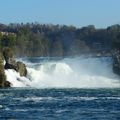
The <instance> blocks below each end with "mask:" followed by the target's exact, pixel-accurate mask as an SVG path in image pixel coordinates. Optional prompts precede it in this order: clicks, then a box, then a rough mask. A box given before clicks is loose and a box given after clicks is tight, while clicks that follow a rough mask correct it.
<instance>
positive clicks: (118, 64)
mask: <svg viewBox="0 0 120 120" xmlns="http://www.w3.org/2000/svg"><path fill="white" fill-rule="evenodd" d="M113 72H114V73H115V74H118V75H120V50H115V51H114V53H113Z"/></svg>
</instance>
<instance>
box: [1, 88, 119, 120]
mask: <svg viewBox="0 0 120 120" xmlns="http://www.w3.org/2000/svg"><path fill="white" fill-rule="evenodd" d="M0 120H120V89H26V88H11V89H0Z"/></svg>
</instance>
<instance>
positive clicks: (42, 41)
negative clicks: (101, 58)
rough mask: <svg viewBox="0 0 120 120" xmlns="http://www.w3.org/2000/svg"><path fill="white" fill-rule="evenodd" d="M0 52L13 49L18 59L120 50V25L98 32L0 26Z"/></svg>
mask: <svg viewBox="0 0 120 120" xmlns="http://www.w3.org/2000/svg"><path fill="white" fill-rule="evenodd" d="M0 31H3V32H6V33H7V34H5V35H2V34H1V33H0V49H3V48H4V47H11V48H13V49H14V51H15V53H16V55H17V56H67V55H74V54H75V55H79V54H81V53H88V52H96V51H98V52H102V51H109V52H110V51H111V50H112V49H115V48H117V49H120V38H119V37H118V36H119V35H120V25H113V26H110V27H108V28H106V29H96V28H95V27H94V26H93V25H89V26H86V27H82V28H76V27H74V26H66V25H52V24H46V25H45V24H43V25H42V24H39V23H31V24H30V23H26V24H23V23H21V24H10V25H4V24H0Z"/></svg>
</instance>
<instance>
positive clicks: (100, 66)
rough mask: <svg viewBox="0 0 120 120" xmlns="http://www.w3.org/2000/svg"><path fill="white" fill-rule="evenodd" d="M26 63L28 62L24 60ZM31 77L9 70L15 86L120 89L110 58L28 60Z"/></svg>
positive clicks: (8, 73) (8, 74)
mask: <svg viewBox="0 0 120 120" xmlns="http://www.w3.org/2000/svg"><path fill="white" fill-rule="evenodd" d="M24 62H25V61H24ZM26 64H27V65H28V67H27V70H28V76H27V78H25V77H20V76H19V74H18V73H17V72H15V71H14V70H6V75H7V80H8V81H10V82H11V83H12V86H13V87H27V86H30V87H35V88H119V87H120V82H119V77H118V76H117V75H115V74H114V73H113V72H112V62H111V60H110V58H80V57H79V58H67V59H63V60H60V61H52V62H51V61H48V62H42V64H40V63H30V62H29V63H28V62H26Z"/></svg>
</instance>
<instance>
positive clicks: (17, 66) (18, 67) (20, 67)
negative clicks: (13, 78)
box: [3, 48, 27, 76]
mask: <svg viewBox="0 0 120 120" xmlns="http://www.w3.org/2000/svg"><path fill="white" fill-rule="evenodd" d="M3 56H4V58H5V61H6V64H5V67H4V68H5V69H14V70H15V71H17V72H19V73H20V76H26V75H27V69H26V66H25V64H24V63H22V62H19V61H18V62H16V60H15V58H14V55H13V52H12V50H11V49H10V48H6V49H4V51H3Z"/></svg>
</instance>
